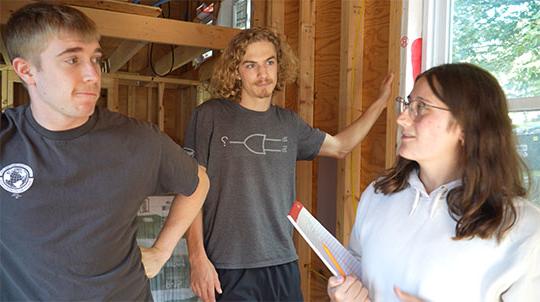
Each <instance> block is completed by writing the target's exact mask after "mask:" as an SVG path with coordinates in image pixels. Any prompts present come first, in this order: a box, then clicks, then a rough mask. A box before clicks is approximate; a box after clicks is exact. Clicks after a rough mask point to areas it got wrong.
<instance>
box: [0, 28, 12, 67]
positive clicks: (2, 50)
mask: <svg viewBox="0 0 540 302" xmlns="http://www.w3.org/2000/svg"><path fill="white" fill-rule="evenodd" d="M2 32H3V26H0V54H1V55H2V59H3V60H4V63H5V64H7V65H11V61H10V59H9V55H8V52H7V48H6V45H5V44H4V37H3V36H2Z"/></svg>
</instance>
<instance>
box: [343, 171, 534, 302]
mask: <svg viewBox="0 0 540 302" xmlns="http://www.w3.org/2000/svg"><path fill="white" fill-rule="evenodd" d="M460 185H461V182H460V181H453V182H450V183H448V184H445V185H442V186H440V187H439V188H437V189H435V190H434V191H433V192H431V194H427V193H426V190H425V188H424V185H423V184H422V182H421V181H420V179H419V177H418V172H417V171H413V172H412V173H411V175H410V176H409V186H408V187H407V188H406V189H404V190H403V191H401V192H398V193H395V194H390V195H383V194H382V193H375V191H374V188H373V183H372V184H371V185H370V186H369V187H368V188H367V189H366V190H365V192H364V193H363V194H362V198H361V200H360V204H359V206H358V212H357V215H356V221H355V224H354V226H353V230H352V234H351V238H350V246H349V247H350V249H351V250H352V251H353V252H354V253H356V254H358V256H360V260H361V263H362V271H363V273H362V276H360V277H361V280H362V282H363V283H364V285H365V286H366V287H367V288H368V290H369V293H370V298H371V299H372V301H384V302H386V301H398V299H397V297H396V296H395V294H394V291H393V288H394V286H397V287H399V288H400V289H402V290H403V291H405V292H408V293H410V294H413V295H416V296H418V297H420V298H422V299H424V300H427V301H452V302H455V301H460V302H467V301H471V302H473V301H474V302H479V301H489V302H491V301H493V302H495V301H519V302H528V301H531V302H538V301H540V209H539V208H537V207H536V206H535V205H533V204H532V203H531V202H529V201H527V200H524V199H518V200H516V208H517V212H518V218H517V221H516V223H515V225H514V226H513V227H512V229H511V230H510V231H509V232H508V233H507V235H506V236H505V237H504V239H503V240H502V241H501V242H500V243H497V241H496V240H495V239H489V240H483V239H480V238H476V237H475V238H474V239H469V240H452V237H453V236H454V234H455V226H456V222H455V221H454V220H453V219H452V218H451V217H450V214H449V212H448V207H447V203H446V196H447V194H448V192H449V191H450V190H452V189H453V188H455V187H457V186H460Z"/></svg>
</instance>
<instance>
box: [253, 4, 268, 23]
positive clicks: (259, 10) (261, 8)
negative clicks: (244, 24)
mask: <svg viewBox="0 0 540 302" xmlns="http://www.w3.org/2000/svg"><path fill="white" fill-rule="evenodd" d="M266 2H267V0H251V26H252V27H256V26H257V27H265V26H266V20H267V19H266Z"/></svg>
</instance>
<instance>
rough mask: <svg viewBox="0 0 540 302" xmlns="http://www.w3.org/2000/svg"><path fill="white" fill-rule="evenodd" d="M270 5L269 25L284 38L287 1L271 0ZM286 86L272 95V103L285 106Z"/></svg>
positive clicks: (268, 3)
mask: <svg viewBox="0 0 540 302" xmlns="http://www.w3.org/2000/svg"><path fill="white" fill-rule="evenodd" d="M266 3H267V5H268V7H267V9H266V11H267V15H266V16H267V20H266V24H267V25H269V26H270V27H271V28H272V29H273V30H275V31H276V32H277V33H278V34H279V35H281V36H282V37H281V38H282V39H285V37H284V31H285V23H284V21H283V20H284V19H285V1H281V0H269V1H268V2H266ZM284 90H285V88H284V89H283V90H281V91H275V92H274V94H273V96H272V103H273V104H274V105H277V106H280V107H285V91H284Z"/></svg>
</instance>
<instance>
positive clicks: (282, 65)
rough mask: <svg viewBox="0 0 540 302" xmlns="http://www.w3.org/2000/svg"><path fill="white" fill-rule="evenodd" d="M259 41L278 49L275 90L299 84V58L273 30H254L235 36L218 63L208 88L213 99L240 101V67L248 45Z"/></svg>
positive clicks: (255, 28) (260, 28)
mask: <svg viewBox="0 0 540 302" xmlns="http://www.w3.org/2000/svg"><path fill="white" fill-rule="evenodd" d="M260 41H268V42H270V43H272V44H273V45H274V47H275V48H276V55H277V62H278V77H277V83H276V88H275V90H278V91H279V90H282V89H283V87H284V86H285V84H288V83H292V82H294V81H295V80H296V77H297V72H298V58H297V57H296V55H295V54H294V53H293V51H292V50H291V48H290V46H289V44H287V42H285V41H284V40H283V39H281V38H280V37H279V36H278V34H277V33H275V32H274V31H272V30H271V29H268V28H262V27H253V28H250V29H246V30H243V31H241V32H240V33H239V34H237V35H236V36H234V37H233V39H232V40H231V41H230V42H229V45H228V46H227V48H225V50H224V51H223V54H222V55H221V57H220V59H219V60H218V61H217V62H216V66H215V68H214V72H213V74H212V79H211V80H210V86H209V90H210V93H211V94H212V97H215V98H225V99H237V98H239V97H240V91H241V89H242V83H241V81H240V80H238V73H239V72H238V67H239V65H240V63H241V61H242V58H243V57H244V55H245V53H246V49H247V47H248V45H250V44H251V43H254V42H260Z"/></svg>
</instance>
